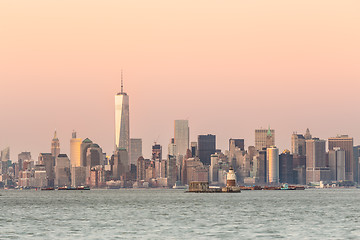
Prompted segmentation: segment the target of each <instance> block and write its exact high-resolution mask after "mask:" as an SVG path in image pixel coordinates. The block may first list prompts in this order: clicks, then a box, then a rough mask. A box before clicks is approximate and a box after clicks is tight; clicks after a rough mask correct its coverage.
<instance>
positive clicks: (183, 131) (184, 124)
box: [174, 120, 189, 156]
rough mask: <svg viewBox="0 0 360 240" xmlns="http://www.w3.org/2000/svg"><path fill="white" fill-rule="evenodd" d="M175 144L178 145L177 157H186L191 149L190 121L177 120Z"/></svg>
mask: <svg viewBox="0 0 360 240" xmlns="http://www.w3.org/2000/svg"><path fill="white" fill-rule="evenodd" d="M174 144H175V145H176V155H183V156H185V154H186V151H187V150H188V149H189V121H188V120H175V133H174Z"/></svg>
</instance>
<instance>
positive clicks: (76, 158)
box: [70, 131, 81, 167]
mask: <svg viewBox="0 0 360 240" xmlns="http://www.w3.org/2000/svg"><path fill="white" fill-rule="evenodd" d="M80 147H81V138H77V137H76V132H75V131H74V132H73V133H72V138H71V139H70V165H71V167H80V166H81V154H80V152H81V151H80Z"/></svg>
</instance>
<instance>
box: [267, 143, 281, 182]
mask: <svg viewBox="0 0 360 240" xmlns="http://www.w3.org/2000/svg"><path fill="white" fill-rule="evenodd" d="M266 151H267V153H266V156H267V161H266V165H267V166H266V169H267V174H266V175H267V182H268V183H279V149H278V148H277V147H275V146H271V147H269V148H267V149H266Z"/></svg>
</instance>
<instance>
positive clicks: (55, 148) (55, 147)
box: [51, 131, 60, 159]
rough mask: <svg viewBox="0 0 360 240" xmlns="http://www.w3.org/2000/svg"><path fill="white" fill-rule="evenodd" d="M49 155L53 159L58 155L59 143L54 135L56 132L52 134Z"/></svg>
mask: <svg viewBox="0 0 360 240" xmlns="http://www.w3.org/2000/svg"><path fill="white" fill-rule="evenodd" d="M51 154H52V155H53V157H54V159H56V158H57V156H58V155H59V154H60V141H59V139H58V137H57V135H56V131H55V133H54V138H53V139H52V141H51Z"/></svg>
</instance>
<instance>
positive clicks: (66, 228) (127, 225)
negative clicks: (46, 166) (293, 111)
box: [0, 189, 360, 239]
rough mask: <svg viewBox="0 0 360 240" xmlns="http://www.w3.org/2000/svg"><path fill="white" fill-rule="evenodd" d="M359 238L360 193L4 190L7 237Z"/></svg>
mask: <svg viewBox="0 0 360 240" xmlns="http://www.w3.org/2000/svg"><path fill="white" fill-rule="evenodd" d="M254 238H262V239H273V238H284V239H359V238H360V189H307V190H304V191H243V192H241V193H220V194H219V193H215V194H211V193H200V194H199V193H185V192H184V190H172V189H171V190H170V189H169V190H158V189H120V190H91V191H34V190H1V191H0V239H254Z"/></svg>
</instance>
